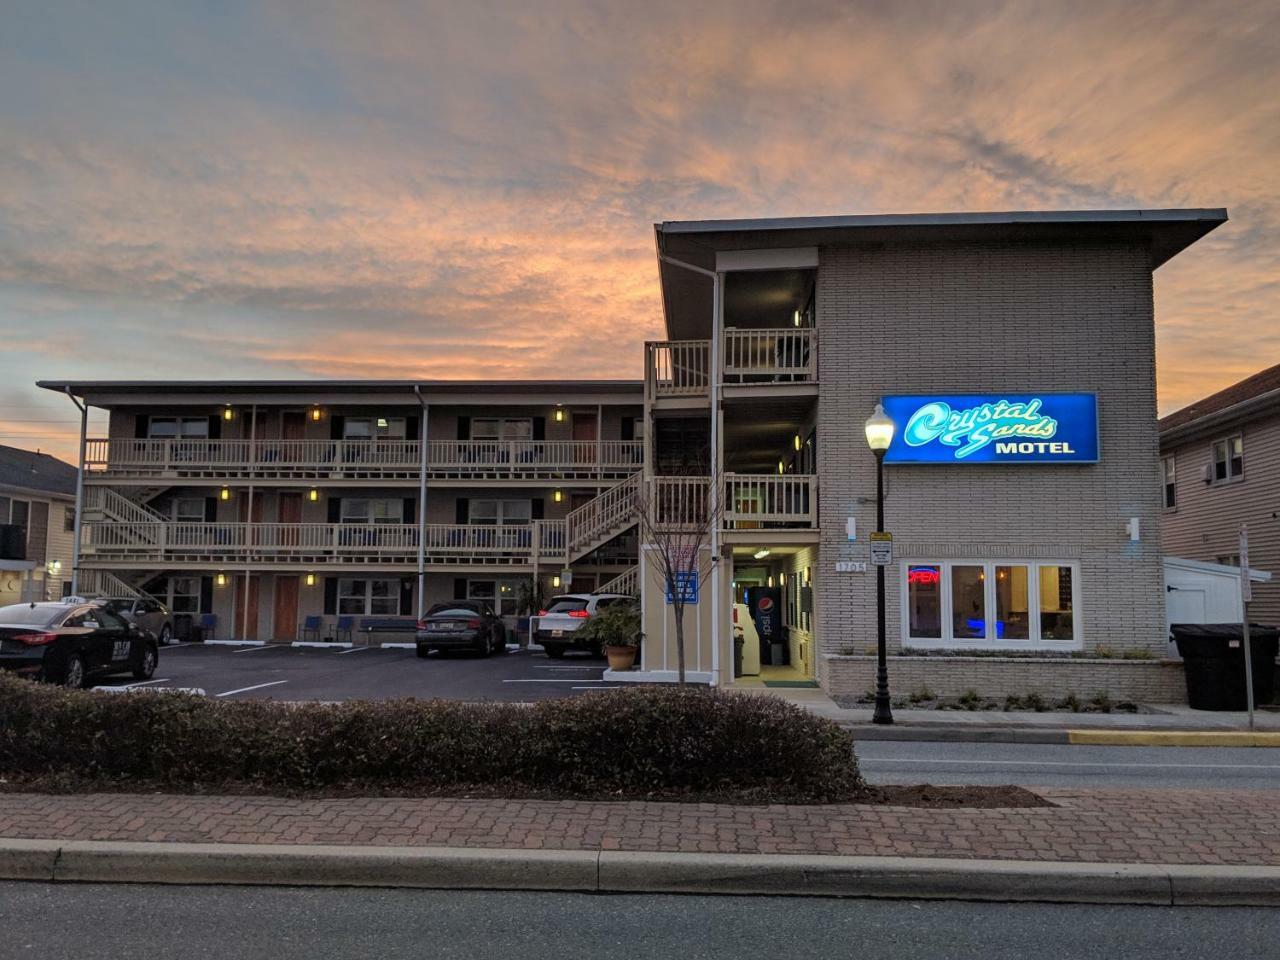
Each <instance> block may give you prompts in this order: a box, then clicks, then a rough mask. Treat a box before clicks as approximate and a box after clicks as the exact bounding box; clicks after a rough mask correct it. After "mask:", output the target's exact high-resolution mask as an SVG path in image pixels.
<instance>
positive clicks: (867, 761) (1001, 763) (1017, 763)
mask: <svg viewBox="0 0 1280 960" xmlns="http://www.w3.org/2000/svg"><path fill="white" fill-rule="evenodd" d="M507 682H508V683H510V682H511V681H507ZM858 759H859V762H860V763H862V764H864V765H868V766H875V765H876V764H877V763H919V764H925V763H928V764H935V765H939V766H943V765H950V766H961V767H964V766H970V765H973V764H982V765H983V766H989V767H1120V768H1125V769H1127V768H1130V767H1172V768H1177V769H1193V770H1280V764H1274V763H1106V762H1104V761H1101V760H1095V761H1083V760H913V759H911V758H908V757H859V758H858Z"/></svg>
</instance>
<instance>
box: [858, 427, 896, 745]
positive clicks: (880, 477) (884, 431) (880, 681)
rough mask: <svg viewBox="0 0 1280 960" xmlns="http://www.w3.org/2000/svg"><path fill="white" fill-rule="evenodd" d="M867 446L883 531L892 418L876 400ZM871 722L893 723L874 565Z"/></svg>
mask: <svg viewBox="0 0 1280 960" xmlns="http://www.w3.org/2000/svg"><path fill="white" fill-rule="evenodd" d="M864 429H865V431H866V434H867V446H868V447H870V448H871V452H872V453H874V454H875V455H876V532H877V533H883V532H884V452H885V451H886V450H888V449H889V444H890V443H892V442H893V421H892V420H890V419H889V417H888V415H887V414H886V413H885V412H884V406H883V405H882V404H879V403H877V404H876V409H875V412H874V413H873V414H871V416H869V417H868V418H867V423H866V426H865V427H864ZM871 722H872V723H883V724H889V723H893V709H892V707H891V706H890V704H889V663H888V654H887V653H886V651H885V637H884V565H883V564H876V709H875V713H874V714H873V715H872V717H871Z"/></svg>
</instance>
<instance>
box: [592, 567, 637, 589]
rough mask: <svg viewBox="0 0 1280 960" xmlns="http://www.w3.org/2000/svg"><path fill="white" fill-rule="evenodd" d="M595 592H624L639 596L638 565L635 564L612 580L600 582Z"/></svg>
mask: <svg viewBox="0 0 1280 960" xmlns="http://www.w3.org/2000/svg"><path fill="white" fill-rule="evenodd" d="M596 592H597V593H625V594H627V595H628V596H632V597H638V596H640V566H639V564H637V565H636V566H634V567H630V568H628V569H627V570H625V571H624V572H622V573H620V574H618V575H617V576H616V577H614V578H613V579H612V580H609V581H608V582H606V583H602V584H600V586H598V587H597V588H596Z"/></svg>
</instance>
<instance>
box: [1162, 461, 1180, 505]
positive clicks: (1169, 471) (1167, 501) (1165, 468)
mask: <svg viewBox="0 0 1280 960" xmlns="http://www.w3.org/2000/svg"><path fill="white" fill-rule="evenodd" d="M1160 471H1161V474H1162V482H1163V489H1164V508H1165V509H1166V510H1172V509H1173V508H1174V507H1176V506H1177V505H1178V488H1177V484H1176V482H1175V481H1176V480H1177V463H1176V461H1175V460H1174V458H1173V457H1165V458H1163V459H1162V460H1161V461H1160Z"/></svg>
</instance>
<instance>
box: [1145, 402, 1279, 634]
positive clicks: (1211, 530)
mask: <svg viewBox="0 0 1280 960" xmlns="http://www.w3.org/2000/svg"><path fill="white" fill-rule="evenodd" d="M1237 433H1239V434H1241V435H1242V440H1243V443H1244V479H1243V480H1239V481H1232V482H1229V483H1221V484H1211V483H1205V481H1204V478H1203V469H1204V467H1205V465H1206V464H1208V463H1209V462H1210V461H1211V453H1210V445H1211V444H1212V443H1213V441H1214V440H1216V439H1220V438H1222V437H1229V436H1233V435H1234V434H1237ZM1163 452H1164V454H1165V455H1166V456H1169V455H1172V456H1173V457H1174V458H1175V464H1176V481H1175V486H1176V490H1177V506H1176V507H1174V509H1172V510H1166V511H1164V513H1163V514H1162V515H1161V525H1160V531H1161V537H1160V539H1161V544H1162V546H1163V548H1164V552H1165V553H1167V554H1170V555H1172V556H1175V557H1186V558H1188V559H1190V560H1208V561H1216V560H1217V559H1218V558H1219V557H1226V556H1231V555H1233V554H1237V553H1239V552H1240V525H1241V524H1242V523H1247V524H1248V525H1249V566H1251V567H1254V568H1256V569H1260V570H1267V571H1269V572H1271V573H1272V574H1274V575H1275V579H1274V580H1273V581H1272V582H1271V583H1263V584H1254V587H1253V602H1252V603H1251V604H1250V606H1249V618H1250V619H1251V620H1255V621H1257V622H1259V623H1268V624H1277V623H1280V413H1275V414H1272V415H1270V416H1267V417H1262V418H1260V419H1258V420H1255V421H1252V422H1250V423H1246V424H1244V425H1243V426H1237V427H1231V428H1224V429H1222V430H1221V431H1218V432H1215V433H1212V434H1210V435H1208V436H1206V437H1204V438H1202V439H1199V440H1193V441H1190V442H1185V443H1181V444H1179V445H1177V446H1172V447H1169V448H1167V449H1165V450H1164V451H1163Z"/></svg>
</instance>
